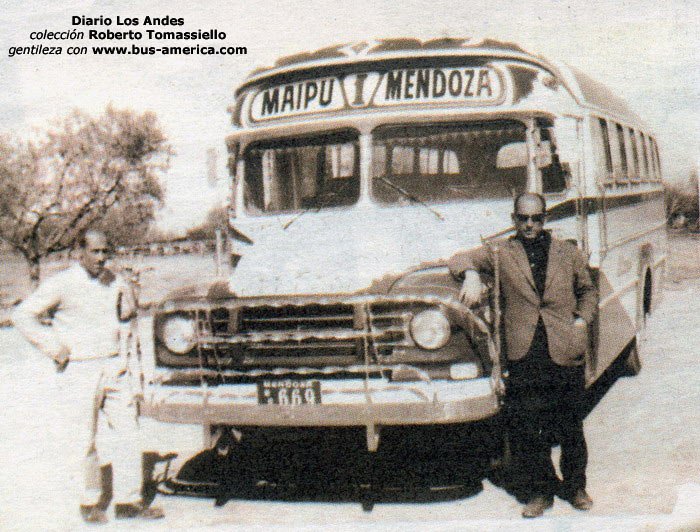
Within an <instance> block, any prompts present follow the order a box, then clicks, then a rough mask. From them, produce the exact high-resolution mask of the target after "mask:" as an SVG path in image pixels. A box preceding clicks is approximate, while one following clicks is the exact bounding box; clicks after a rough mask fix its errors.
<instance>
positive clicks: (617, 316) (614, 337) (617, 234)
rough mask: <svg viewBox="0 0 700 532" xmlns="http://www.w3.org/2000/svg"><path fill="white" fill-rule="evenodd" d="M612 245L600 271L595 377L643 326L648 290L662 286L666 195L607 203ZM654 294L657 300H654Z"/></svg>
mask: <svg viewBox="0 0 700 532" xmlns="http://www.w3.org/2000/svg"><path fill="white" fill-rule="evenodd" d="M603 209H604V211H603V212H601V213H598V214H597V217H604V223H603V224H602V226H603V227H604V228H605V241H606V243H607V245H606V246H605V248H603V249H602V253H601V260H600V269H599V276H598V278H599V281H598V282H599V290H600V303H599V307H600V312H599V317H598V324H599V328H598V346H597V357H596V363H595V369H594V372H593V373H594V374H595V375H596V376H598V375H600V374H601V373H602V372H603V371H604V370H605V369H606V368H607V367H608V366H609V365H610V364H611V363H612V362H613V361H614V360H615V359H616V358H617V356H618V355H619V353H620V352H621V351H622V350H623V349H624V347H625V346H626V345H627V344H628V343H629V341H630V340H631V339H632V338H634V336H635V334H636V333H637V331H638V330H639V328H640V327H641V326H642V323H643V313H644V311H645V310H646V311H647V312H648V311H650V310H651V308H647V309H644V304H645V303H644V300H643V294H644V285H645V282H647V272H650V279H651V283H652V285H651V287H650V288H651V289H652V290H658V289H659V288H660V287H661V286H662V279H663V275H662V272H663V264H664V261H665V219H664V210H663V209H664V207H663V195H662V193H661V191H660V190H657V191H651V190H647V191H644V192H642V191H641V190H639V189H638V190H627V191H625V192H624V193H622V194H619V193H618V194H615V195H612V194H610V195H607V196H606V198H605V200H604V202H603ZM653 295H654V294H653V292H652V297H651V299H652V300H653Z"/></svg>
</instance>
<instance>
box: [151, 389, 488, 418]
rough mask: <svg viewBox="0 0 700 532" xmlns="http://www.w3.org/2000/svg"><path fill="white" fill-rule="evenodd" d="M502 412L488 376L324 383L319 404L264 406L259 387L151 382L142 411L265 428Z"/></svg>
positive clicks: (481, 415) (484, 416)
mask: <svg viewBox="0 0 700 532" xmlns="http://www.w3.org/2000/svg"><path fill="white" fill-rule="evenodd" d="M498 409H499V401H498V396H497V395H496V393H495V392H494V390H493V387H492V385H491V379H489V378H488V377H484V378H475V379H469V380H464V381H452V380H434V381H430V382H389V381H386V380H383V379H368V380H367V381H365V380H363V379H351V380H321V402H320V403H316V404H299V405H279V404H259V403H258V397H257V387H256V385H255V384H226V385H218V386H200V385H194V386H182V385H176V386H174V385H166V384H150V385H148V386H147V387H146V390H145V394H144V400H143V403H142V404H141V413H142V415H145V416H147V417H150V418H153V419H155V420H158V421H162V422H166V423H190V424H201V425H233V426H261V427H350V426H358V427H359V426H366V427H370V426H382V425H429V424H448V423H463V422H469V421H476V420H480V419H485V418H487V417H490V416H492V415H494V414H495V413H496V412H497V411H498Z"/></svg>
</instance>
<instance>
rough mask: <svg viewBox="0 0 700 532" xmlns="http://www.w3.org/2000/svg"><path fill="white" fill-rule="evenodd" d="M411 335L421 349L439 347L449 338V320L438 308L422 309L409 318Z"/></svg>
mask: <svg viewBox="0 0 700 532" xmlns="http://www.w3.org/2000/svg"><path fill="white" fill-rule="evenodd" d="M410 330H411V336H412V337H413V341H414V342H416V343H417V344H418V345H419V346H420V347H422V348H423V349H440V348H441V347H443V346H444V345H445V344H446V343H447V342H449V340H450V321H449V320H448V319H447V316H445V315H444V314H443V313H442V312H440V311H439V310H434V309H433V310H424V311H423V312H420V313H418V314H416V315H415V316H414V317H413V319H412V320H411V325H410Z"/></svg>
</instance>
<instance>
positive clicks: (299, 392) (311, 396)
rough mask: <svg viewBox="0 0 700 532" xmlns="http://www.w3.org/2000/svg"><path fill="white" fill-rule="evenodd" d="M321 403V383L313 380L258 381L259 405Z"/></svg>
mask: <svg viewBox="0 0 700 532" xmlns="http://www.w3.org/2000/svg"><path fill="white" fill-rule="evenodd" d="M320 402H321V383H320V382H319V381H313V380H291V379H279V380H264V381H258V403H259V404H261V405H288V406H297V405H307V404H319V403H320Z"/></svg>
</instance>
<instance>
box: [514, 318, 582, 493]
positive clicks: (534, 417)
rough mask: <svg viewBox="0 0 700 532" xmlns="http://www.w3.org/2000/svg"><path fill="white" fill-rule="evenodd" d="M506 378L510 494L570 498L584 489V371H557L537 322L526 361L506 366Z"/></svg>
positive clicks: (559, 368)
mask: <svg viewBox="0 0 700 532" xmlns="http://www.w3.org/2000/svg"><path fill="white" fill-rule="evenodd" d="M508 373H509V375H508V379H507V385H506V386H507V387H506V404H505V413H506V423H507V425H508V431H509V438H510V445H511V453H512V460H513V470H512V473H513V478H512V482H513V484H514V486H513V487H514V489H515V494H516V495H517V496H518V498H522V499H523V500H526V501H527V500H529V499H532V498H533V497H535V496H545V497H549V496H552V495H555V494H558V495H560V496H562V497H564V498H569V497H571V496H572V495H573V493H574V492H575V491H576V490H577V489H579V488H585V486H586V464H587V462H588V452H587V449H586V440H585V437H584V434H583V415H582V411H583V395H584V391H585V379H584V369H583V367H582V366H577V367H565V366H559V365H557V364H556V363H554V362H553V361H552V359H551V358H549V350H548V348H547V336H546V333H545V329H544V324H542V323H541V322H540V324H539V325H538V327H537V330H536V332H535V337H534V339H533V342H532V345H531V347H530V350H529V352H528V354H527V356H526V357H525V358H523V359H522V360H519V361H515V362H513V361H511V362H509V364H508ZM553 445H559V446H560V447H561V460H560V463H559V466H560V469H561V473H562V476H563V479H562V482H561V483H560V482H559V479H558V478H557V476H556V473H555V470H554V464H553V463H552V456H551V449H552V446H553Z"/></svg>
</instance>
